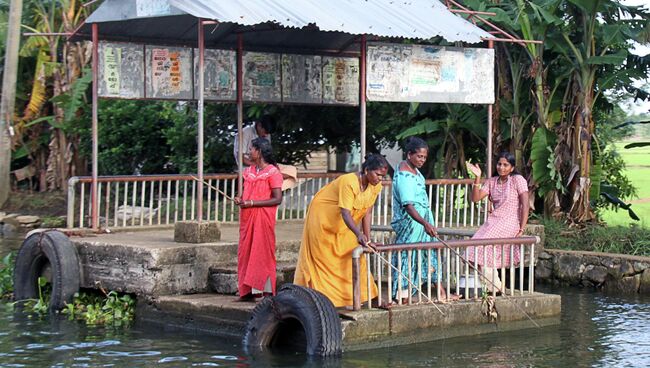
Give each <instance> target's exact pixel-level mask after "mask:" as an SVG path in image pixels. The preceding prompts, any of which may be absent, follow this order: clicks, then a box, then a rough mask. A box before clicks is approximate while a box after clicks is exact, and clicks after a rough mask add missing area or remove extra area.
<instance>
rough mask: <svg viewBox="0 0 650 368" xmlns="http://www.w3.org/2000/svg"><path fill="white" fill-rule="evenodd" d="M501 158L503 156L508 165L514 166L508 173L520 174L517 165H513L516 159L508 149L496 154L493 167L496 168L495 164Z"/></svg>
mask: <svg viewBox="0 0 650 368" xmlns="http://www.w3.org/2000/svg"><path fill="white" fill-rule="evenodd" d="M502 158H505V159H506V161H508V163H509V164H510V165H512V167H513V168H514V169H513V170H512V172H511V173H510V175H521V174H520V173H519V171H517V167H516V166H515V165H516V164H517V159H516V158H515V155H513V154H512V153H510V152H508V151H502V152H500V153H499V154H498V155H497V160H496V162H495V163H494V167H495V169H496V166H497V164H498V163H499V160H500V159H502Z"/></svg>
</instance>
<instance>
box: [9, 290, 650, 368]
mask: <svg viewBox="0 0 650 368" xmlns="http://www.w3.org/2000/svg"><path fill="white" fill-rule="evenodd" d="M545 291H548V292H554V293H559V294H561V295H562V323H561V324H560V325H559V326H553V327H545V328H541V329H536V328H533V329H527V330H522V331H516V332H503V333H495V334H489V335H483V336H477V337H466V338H456V339H447V340H442V341H436V342H431V343H424V344H417V345H411V346H403V347H395V348H390V349H377V350H367V351H360V352H350V353H345V354H343V356H342V357H341V358H339V359H330V360H327V361H322V360H318V359H316V360H310V359H307V358H306V357H305V356H303V355H282V354H275V355H274V354H265V355H255V356H251V355H249V354H247V353H246V352H245V351H244V350H243V349H242V346H241V345H240V343H239V341H237V340H225V339H219V338H216V337H212V336H208V335H201V334H193V333H185V332H179V331H165V330H164V329H160V328H157V327H153V326H150V325H143V324H136V325H135V326H133V327H131V328H130V329H120V328H117V329H113V328H93V327H86V326H84V325H82V324H79V323H77V322H69V321H67V320H62V319H45V320H38V319H33V318H32V319H30V318H26V317H25V316H24V315H22V314H19V313H15V312H11V311H8V310H7V308H4V306H3V305H0V366H1V367H46V366H48V367H54V366H56V367H59V366H64V367H148V366H154V365H156V366H161V367H190V366H221V367H246V366H311V367H320V366H327V367H338V366H341V367H357V366H360V367H406V366H420V367H429V366H442V367H468V366H479V367H495V366H499V367H503V366H506V367H521V366H536V367H537V366H541V367H613V366H617V367H623V366H628V367H642V366H649V365H650V297H640V296H628V297H620V296H608V295H605V294H602V293H597V292H591V291H586V290H580V289H569V288H565V289H546V290H545ZM459 328H461V327H459Z"/></svg>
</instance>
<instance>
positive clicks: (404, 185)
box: [391, 170, 438, 298]
mask: <svg viewBox="0 0 650 368" xmlns="http://www.w3.org/2000/svg"><path fill="white" fill-rule="evenodd" d="M408 204H410V205H413V207H414V208H415V210H416V211H417V212H418V213H419V214H420V216H421V217H422V218H423V219H424V220H425V221H427V222H429V223H430V224H432V225H435V224H434V219H433V214H432V213H431V208H430V207H429V197H428V196H427V192H426V187H425V185H424V176H422V174H420V171H417V175H415V174H412V173H410V172H408V171H399V170H396V171H395V175H394V178H393V221H392V222H391V226H392V227H393V230H394V231H395V234H396V239H395V242H396V243H421V242H432V241H435V238H434V237H432V236H430V235H429V234H427V233H426V232H425V231H424V226H422V225H421V224H420V223H418V222H417V221H415V220H413V218H411V216H409V214H408V213H407V212H406V205H408ZM397 257H400V260H401V269H400V271H401V272H402V274H403V275H405V276H408V277H409V278H410V280H411V282H412V283H413V285H414V286H418V287H419V286H420V285H421V284H425V283H426V282H427V280H428V279H427V273H428V271H429V267H431V268H432V269H433V270H435V271H433V272H432V273H431V284H432V285H435V283H436V281H437V274H436V271H437V270H438V257H437V255H436V251H435V250H423V251H421V257H420V261H421V262H422V263H421V264H420V274H419V275H418V267H417V266H418V252H417V251H412V252H411V272H410V274H409V267H408V252H407V251H402V252H395V253H393V256H392V259H391V262H392V264H393V266H395V267H396V268H397V267H398V258H397ZM429 258H431V263H430V264H429ZM392 272H393V280H394V281H393V285H392V288H393V290H392V297H393V298H395V297H396V296H397V290H398V283H397V280H400V284H401V285H400V286H401V290H402V292H404V291H405V290H408V289H409V282H408V280H407V279H406V278H404V277H401V275H400V274H398V273H397V271H395V270H394V269H393V271H392ZM418 278H419V279H418ZM416 293H417V291H416V290H415V288H412V289H411V294H412V295H416Z"/></svg>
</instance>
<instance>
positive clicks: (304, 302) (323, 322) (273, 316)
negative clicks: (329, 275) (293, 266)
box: [243, 284, 343, 357]
mask: <svg viewBox="0 0 650 368" xmlns="http://www.w3.org/2000/svg"><path fill="white" fill-rule="evenodd" d="M295 321H297V322H299V323H300V325H301V326H302V329H303V331H304V335H305V340H306V341H304V345H305V347H304V348H305V352H306V353H307V354H308V355H311V356H322V357H325V356H335V355H339V354H341V342H342V339H343V333H342V330H341V320H340V319H339V315H338V313H337V311H336V308H334V305H333V304H332V302H331V301H330V300H329V299H327V297H326V296H325V295H323V294H321V293H319V292H318V291H315V290H312V289H308V288H305V287H302V286H298V285H293V284H285V285H283V286H282V287H281V288H280V290H279V291H278V294H277V295H276V296H273V297H266V298H264V299H263V300H262V301H261V302H259V303H258V304H257V306H256V307H255V309H254V310H253V315H252V316H251V319H250V320H249V321H248V324H247V325H246V333H245V335H244V341H243V345H244V346H245V347H246V348H247V349H252V350H266V349H269V348H273V347H274V346H275V345H276V343H277V341H276V338H277V336H278V335H281V334H282V332H283V331H282V329H283V328H291V327H288V326H291V325H292V323H295Z"/></svg>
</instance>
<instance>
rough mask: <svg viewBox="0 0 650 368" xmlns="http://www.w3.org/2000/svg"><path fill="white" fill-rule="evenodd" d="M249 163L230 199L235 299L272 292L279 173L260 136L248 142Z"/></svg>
mask: <svg viewBox="0 0 650 368" xmlns="http://www.w3.org/2000/svg"><path fill="white" fill-rule="evenodd" d="M249 154H250V159H251V161H252V162H253V165H252V166H249V167H247V168H246V169H244V172H243V174H242V176H243V179H244V193H243V195H242V196H241V197H235V198H234V201H235V204H237V205H238V206H239V207H240V208H241V210H240V213H239V249H238V251H237V277H238V286H239V299H240V300H241V301H253V300H255V298H256V297H259V296H262V295H271V294H275V275H276V270H275V266H276V261H275V218H276V211H277V208H278V205H279V204H280V203H281V202H282V190H281V187H282V174H281V173H280V170H279V169H278V167H277V164H276V162H275V160H274V159H273V151H272V150H271V144H270V143H269V141H268V140H266V139H264V138H256V139H254V140H253V141H252V142H251V148H250V152H249Z"/></svg>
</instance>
